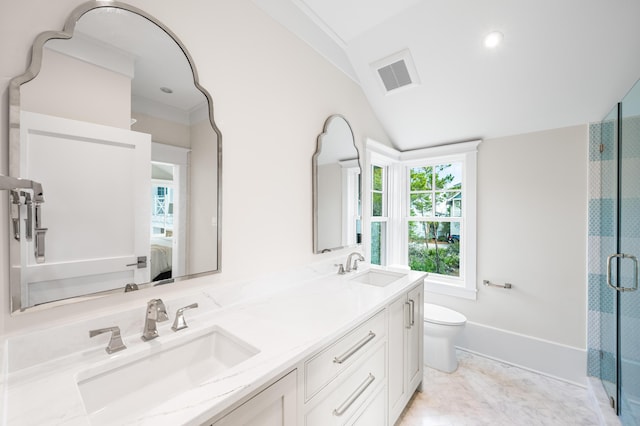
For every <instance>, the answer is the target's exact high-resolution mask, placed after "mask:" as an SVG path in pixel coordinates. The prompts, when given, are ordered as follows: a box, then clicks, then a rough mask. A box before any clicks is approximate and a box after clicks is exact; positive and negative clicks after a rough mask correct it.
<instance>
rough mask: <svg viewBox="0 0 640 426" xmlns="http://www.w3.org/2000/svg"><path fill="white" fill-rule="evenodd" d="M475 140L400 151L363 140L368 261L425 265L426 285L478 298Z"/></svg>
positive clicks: (398, 264)
mask: <svg viewBox="0 0 640 426" xmlns="http://www.w3.org/2000/svg"><path fill="white" fill-rule="evenodd" d="M479 143H480V141H474V142H464V143H459V144H452V145H444V146H439V147H434V148H425V149H420V150H413V151H407V152H399V151H395V150H392V149H390V148H389V147H386V146H383V145H380V144H377V143H375V142H372V141H368V142H367V150H368V156H367V158H368V159H369V162H370V164H371V173H370V179H371V190H370V191H369V193H370V197H369V200H370V203H371V218H370V220H371V222H370V226H371V245H370V258H371V261H372V263H377V264H381V265H389V266H396V267H405V268H407V267H408V268H411V269H413V270H418V271H424V272H428V273H429V275H428V276H427V278H426V280H425V288H426V290H428V291H431V292H436V293H441V294H448V295H453V296H459V297H464V298H469V299H475V295H476V211H475V210H476V157H477V155H476V154H477V146H478V144H479ZM385 159H386V160H387V161H385Z"/></svg>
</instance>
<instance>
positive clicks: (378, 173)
mask: <svg viewBox="0 0 640 426" xmlns="http://www.w3.org/2000/svg"><path fill="white" fill-rule="evenodd" d="M382 172H383V170H382V167H380V166H373V171H372V174H371V179H373V182H371V189H373V190H374V191H382V185H383V183H384V182H383V177H384V176H383V173H382Z"/></svg>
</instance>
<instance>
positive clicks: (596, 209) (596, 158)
mask: <svg viewBox="0 0 640 426" xmlns="http://www.w3.org/2000/svg"><path fill="white" fill-rule="evenodd" d="M615 124H616V123H615V122H612V121H609V122H603V123H593V124H591V125H590V126H589V240H588V245H589V247H588V249H589V257H588V270H589V289H588V295H589V315H588V342H587V343H588V344H587V347H588V364H587V373H588V375H589V376H595V377H600V378H601V379H603V380H606V381H608V382H615V356H614V354H615V344H616V343H615V322H614V314H615V312H614V301H615V299H614V297H615V295H614V292H613V291H612V290H611V289H609V287H608V286H607V283H606V278H607V277H606V256H607V254H611V253H615V252H616V241H615V228H614V223H615V191H616V175H615V155H614V154H615V144H614V142H615ZM601 144H602V145H603V146H604V151H603V152H602V153H601V152H600V145H601ZM601 331H603V332H601Z"/></svg>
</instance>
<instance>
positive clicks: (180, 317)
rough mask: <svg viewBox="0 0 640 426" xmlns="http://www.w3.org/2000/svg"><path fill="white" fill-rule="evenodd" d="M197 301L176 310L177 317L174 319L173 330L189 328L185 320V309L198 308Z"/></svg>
mask: <svg viewBox="0 0 640 426" xmlns="http://www.w3.org/2000/svg"><path fill="white" fill-rule="evenodd" d="M197 307H198V304H197V303H192V304H190V305H187V306H184V307H182V308H180V309H178V310H177V311H176V318H175V319H174V320H173V325H172V326H171V329H172V330H173V331H178V330H182V329H183V328H187V327H188V326H187V322H186V321H185V320H184V311H186V310H187V309H193V308H197Z"/></svg>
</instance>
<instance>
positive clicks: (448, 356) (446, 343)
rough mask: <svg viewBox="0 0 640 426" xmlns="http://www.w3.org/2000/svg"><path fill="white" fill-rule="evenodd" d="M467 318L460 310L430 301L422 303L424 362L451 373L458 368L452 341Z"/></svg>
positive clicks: (462, 327) (460, 330)
mask: <svg viewBox="0 0 640 426" xmlns="http://www.w3.org/2000/svg"><path fill="white" fill-rule="evenodd" d="M466 322H467V318H466V317H465V316H464V315H462V314H461V313H460V312H456V311H454V310H453V309H449V308H445V307H444V306H438V305H434V304H431V303H425V304H424V364H425V365H426V366H427V367H431V368H435V369H436V370H440V371H444V372H445V373H452V372H454V371H455V370H456V368H458V359H457V357H456V349H455V347H454V341H455V338H456V336H458V335H459V334H460V333H461V332H462V330H463V329H464V325H465V323H466Z"/></svg>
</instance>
